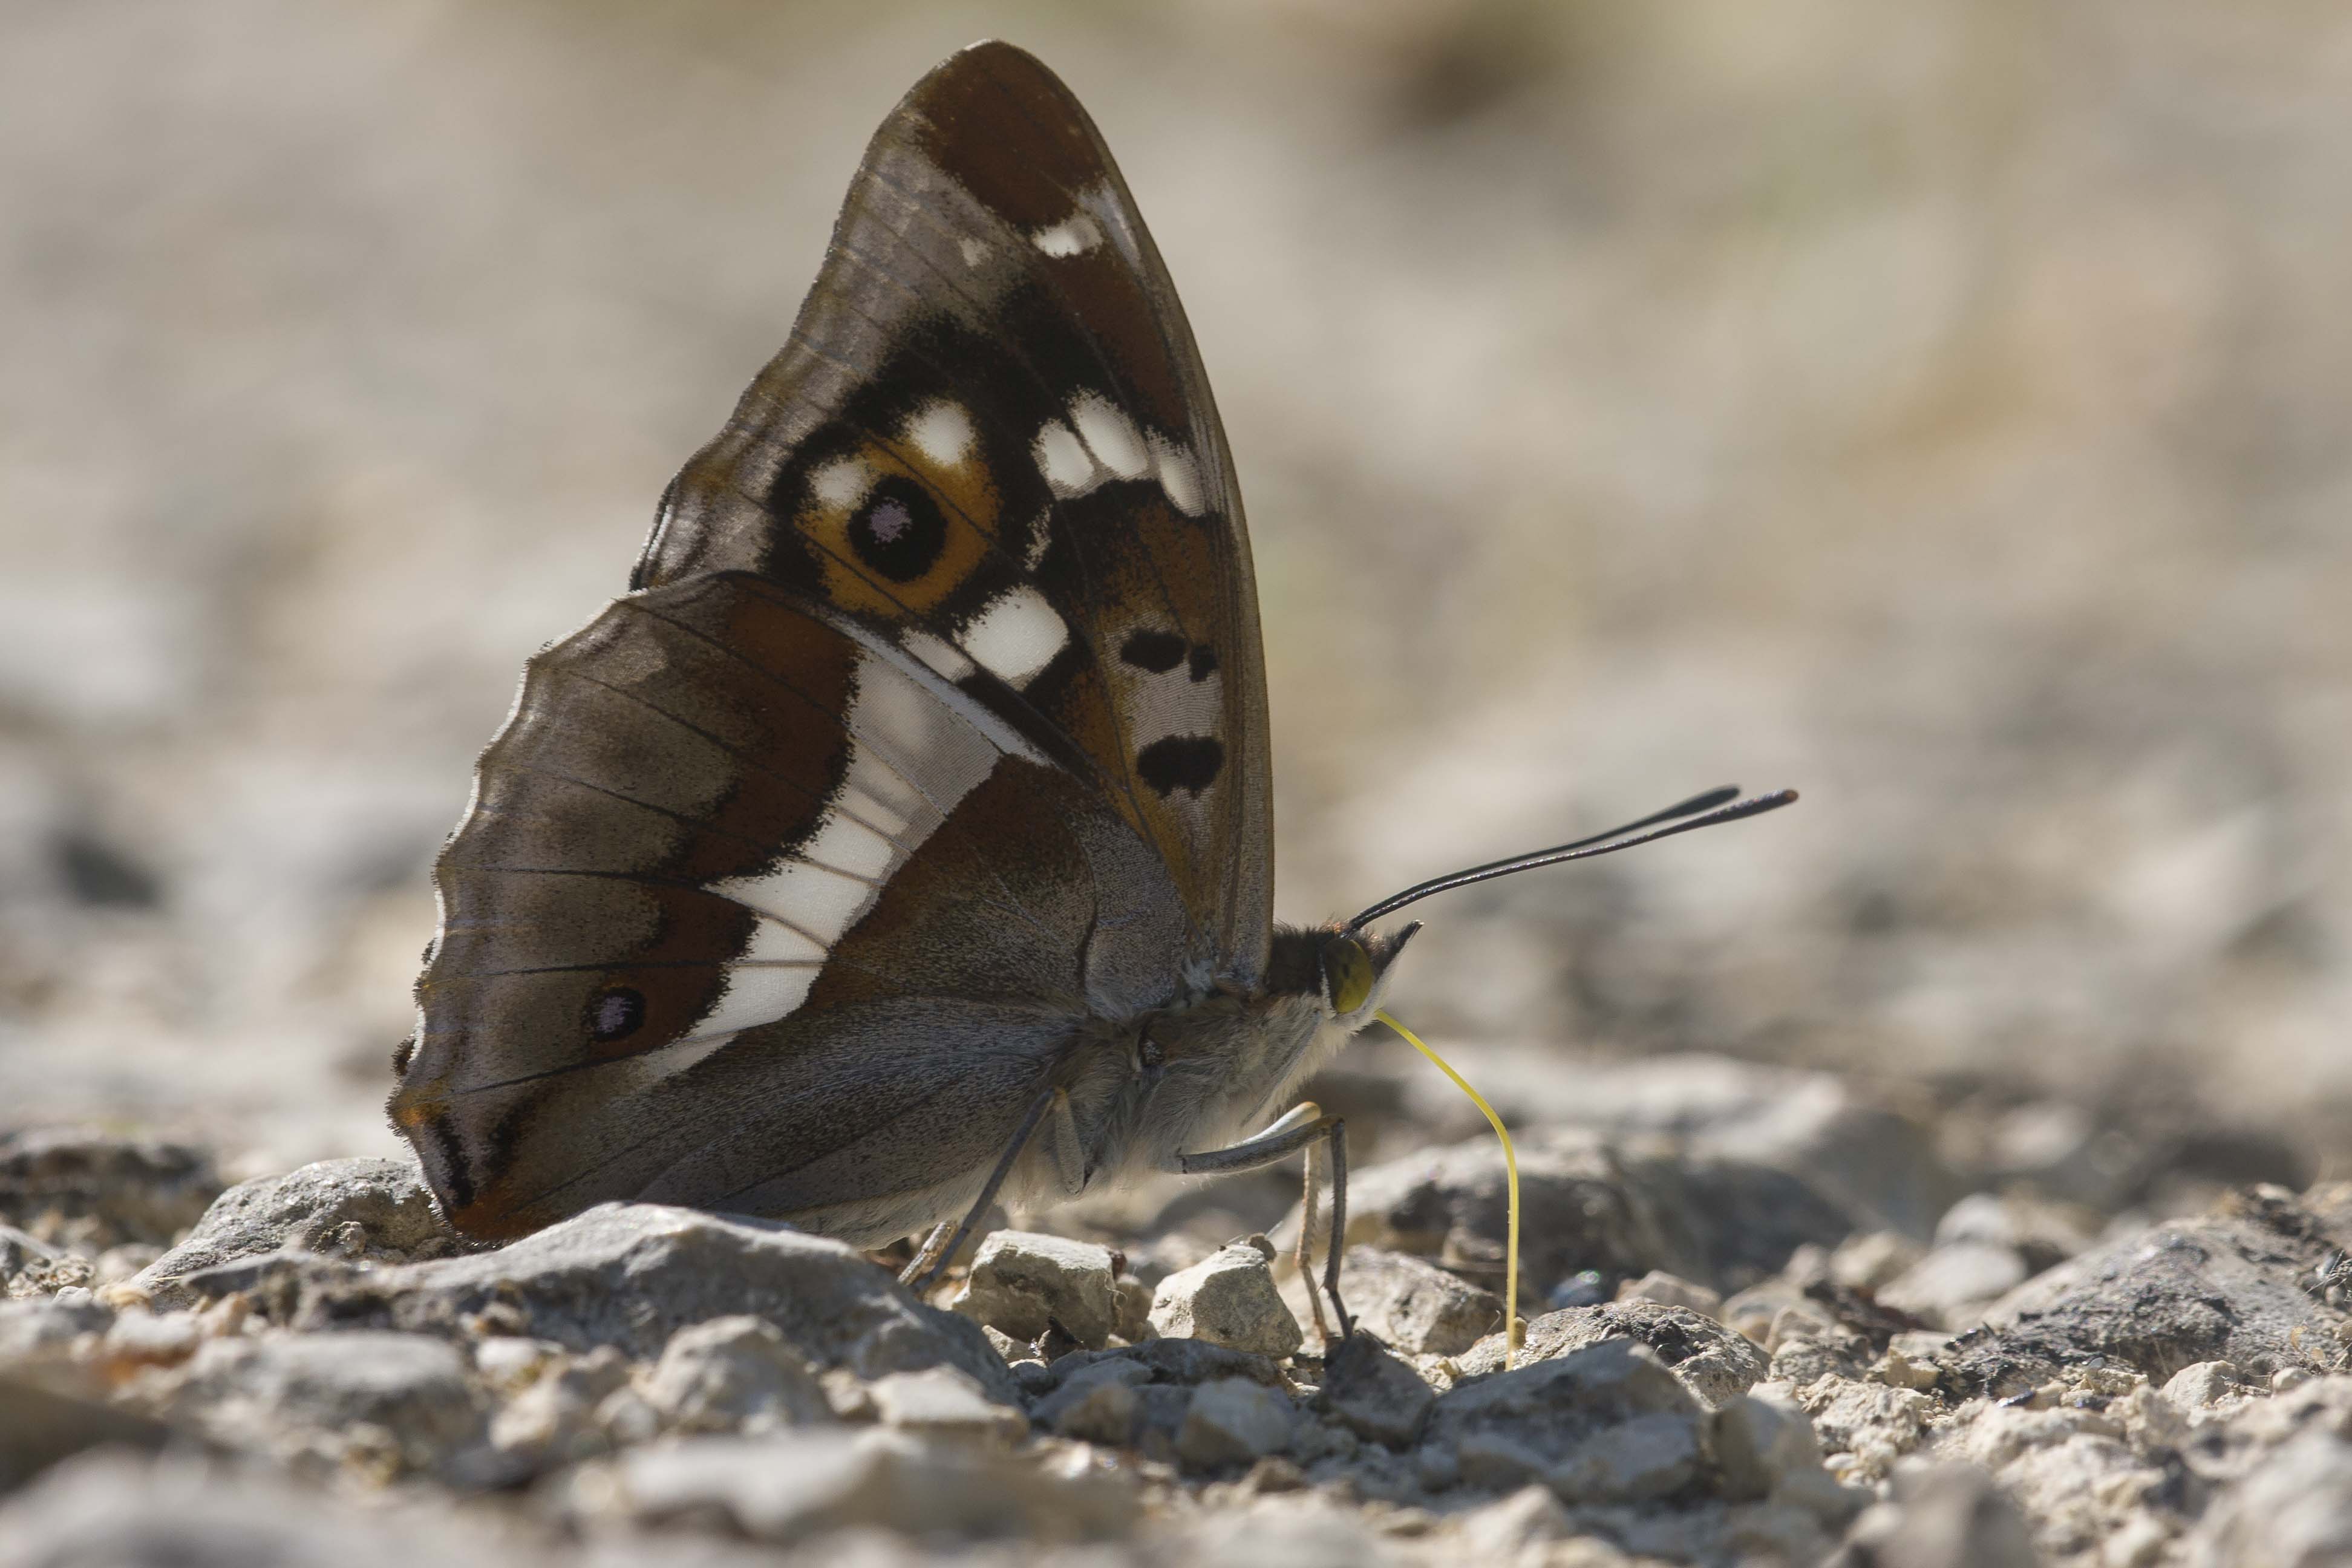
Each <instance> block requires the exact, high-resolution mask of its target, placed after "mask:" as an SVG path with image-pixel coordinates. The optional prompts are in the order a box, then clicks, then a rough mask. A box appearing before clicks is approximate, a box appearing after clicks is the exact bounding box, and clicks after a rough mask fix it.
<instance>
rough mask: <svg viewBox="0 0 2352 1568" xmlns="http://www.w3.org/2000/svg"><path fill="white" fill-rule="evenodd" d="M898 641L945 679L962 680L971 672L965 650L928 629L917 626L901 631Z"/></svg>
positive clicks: (969, 661)
mask: <svg viewBox="0 0 2352 1568" xmlns="http://www.w3.org/2000/svg"><path fill="white" fill-rule="evenodd" d="M898 642H899V645H900V646H901V647H905V648H906V650H907V651H908V653H911V654H913V655H914V656H915V657H916V658H919V659H921V660H922V661H923V662H924V663H925V664H927V665H929V667H930V668H932V669H933V670H934V671H935V672H937V673H938V674H939V675H940V677H941V678H942V679H947V680H961V679H963V678H964V677H965V676H967V675H970V674H971V660H970V659H968V658H964V656H963V650H962V649H961V648H959V647H956V646H955V644H953V643H951V642H949V641H948V640H947V639H946V638H944V637H933V636H932V635H931V634H930V633H929V632H927V631H923V630H921V629H920V628H916V629H912V630H908V631H905V632H901V633H900V634H899V636H898Z"/></svg>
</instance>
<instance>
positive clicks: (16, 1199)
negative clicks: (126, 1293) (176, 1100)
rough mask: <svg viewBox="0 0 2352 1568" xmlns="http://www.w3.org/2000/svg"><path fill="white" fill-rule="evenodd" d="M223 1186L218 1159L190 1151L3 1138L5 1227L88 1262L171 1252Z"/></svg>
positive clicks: (100, 1136)
mask: <svg viewBox="0 0 2352 1568" xmlns="http://www.w3.org/2000/svg"><path fill="white" fill-rule="evenodd" d="M221 1185H222V1183H221V1179H220V1175H219V1173H218V1172H216V1171H215V1169H214V1168H213V1163H212V1158H211V1156H209V1155H207V1154H205V1153H204V1152H202V1151H200V1150H196V1149H191V1148H188V1147H186V1146H185V1145H183V1144H178V1143H163V1142H154V1141H152V1140H149V1139H139V1138H116V1137H110V1136H109V1135H107V1134H105V1133H101V1132H92V1131H84V1130H80V1129H76V1128H34V1129H28V1130H26V1131H21V1132H10V1133H0V1219H5V1220H7V1221H9V1222H10V1223H12V1224H14V1225H16V1226H21V1227H23V1228H24V1229H26V1230H27V1231H30V1232H32V1233H33V1234H34V1235H36V1236H38V1237H41V1238H42V1239H43V1240H45V1241H47V1242H49V1243H50V1244H52V1245H54V1246H63V1247H69V1248H71V1249H72V1250H74V1251H77V1252H81V1253H84V1254H87V1255H93V1256H94V1255H95V1254H97V1253H100V1252H102V1251H104V1250H105V1249H106V1248H108V1247H119V1246H121V1244H123V1243H124V1242H131V1241H144V1242H153V1243H157V1244H168V1243H169V1242H170V1241H171V1240H172V1239H173V1237H176V1236H178V1235H179V1233H180V1232H182V1231H184V1230H185V1229H186V1228H187V1227H188V1226H192V1225H194V1224H195V1223H196V1220H197V1218H198V1216H200V1215H203V1213H204V1212H205V1205H207V1204H209V1203H211V1202H212V1201H213V1199H214V1197H215V1195H217V1194H219V1192H220V1190H221Z"/></svg>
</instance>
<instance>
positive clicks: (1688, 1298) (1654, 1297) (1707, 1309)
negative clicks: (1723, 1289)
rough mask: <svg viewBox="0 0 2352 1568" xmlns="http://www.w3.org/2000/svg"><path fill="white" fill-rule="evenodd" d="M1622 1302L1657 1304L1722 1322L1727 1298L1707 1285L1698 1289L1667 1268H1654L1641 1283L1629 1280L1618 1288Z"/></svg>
mask: <svg viewBox="0 0 2352 1568" xmlns="http://www.w3.org/2000/svg"><path fill="white" fill-rule="evenodd" d="M1617 1300H1620V1301H1654V1302H1656V1303H1657V1304H1658V1305H1659V1306H1661V1307H1681V1308H1683V1309H1685V1310H1688V1311H1693V1312H1696V1313H1697V1314H1698V1315H1699V1316H1700V1317H1702V1318H1718V1317H1720V1316H1721V1315H1722V1313H1723V1297H1722V1296H1721V1295H1720V1294H1718V1293H1717V1292H1716V1291H1713V1290H1710V1289H1707V1288H1706V1286H1704V1285H1694V1284H1692V1283H1691V1282H1690V1281H1689V1280H1687V1279H1684V1278H1682V1277H1681V1276H1680V1275H1678V1274H1669V1273H1667V1272H1666V1271H1665V1270H1664V1269H1663V1268H1653V1269H1651V1270H1650V1271H1649V1272H1648V1273H1647V1274H1644V1275H1643V1276H1642V1277H1641V1278H1640V1279H1628V1280H1626V1281H1625V1282H1624V1283H1623V1284H1622V1285H1620V1286H1619V1287H1617Z"/></svg>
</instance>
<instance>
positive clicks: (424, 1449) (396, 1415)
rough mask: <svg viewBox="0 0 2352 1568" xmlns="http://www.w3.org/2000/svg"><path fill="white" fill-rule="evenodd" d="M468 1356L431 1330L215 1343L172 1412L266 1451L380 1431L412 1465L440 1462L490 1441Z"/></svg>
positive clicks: (318, 1445) (321, 1445)
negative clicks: (425, 1332) (469, 1372)
mask: <svg viewBox="0 0 2352 1568" xmlns="http://www.w3.org/2000/svg"><path fill="white" fill-rule="evenodd" d="M466 1374H467V1364H466V1358H465V1357H464V1356H462V1355H460V1354H459V1353H458V1352H457V1350H456V1348H455V1347H453V1346H451V1345H449V1344H447V1343H446V1342H443V1341H441V1340H437V1339H433V1338H430V1337H428V1336H426V1335H423V1334H400V1333H368V1332H358V1333H333V1334H322V1333H271V1334H263V1335H259V1336H257V1337H246V1338H236V1339H222V1340H214V1341H211V1342H208V1343H206V1344H205V1346H204V1348H203V1349H201V1350H199V1351H198V1352H196V1354H195V1356H194V1359H193V1360H192V1361H191V1362H190V1363H188V1369H187V1373H186V1376H185V1378H184V1380H183V1381H182V1382H181V1383H180V1384H179V1385H178V1386H177V1388H176V1389H175V1390H174V1391H173V1395H172V1399H171V1405H170V1410H169V1413H170V1414H171V1415H173V1417H174V1418H176V1419H181V1420H185V1421H187V1422H190V1423H192V1424H194V1425H196V1426H201V1427H202V1428H203V1429H204V1430H205V1432H207V1433H208V1434H210V1435H211V1436H214V1437H216V1438H218V1439H219V1440H220V1441H222V1442H224V1443H227V1444H230V1445H232V1446H235V1447H250V1448H257V1449H259V1450H261V1451H263V1452H266V1453H289V1452H293V1451H297V1450H299V1449H302V1448H310V1449H324V1450H327V1451H329V1452H335V1453H341V1452H343V1451H345V1450H346V1449H347V1447H348V1446H349V1445H350V1444H352V1443H353V1442H355V1441H358V1440H359V1439H360V1437H361V1436H362V1432H365V1433H366V1434H368V1435H370V1438H371V1440H373V1434H375V1433H381V1434H383V1435H384V1436H387V1437H388V1438H389V1440H390V1442H391V1444H392V1445H393V1453H392V1455H391V1456H388V1457H392V1458H396V1459H397V1461H398V1463H399V1464H400V1465H401V1466H402V1467H403V1468H407V1469H412V1470H419V1471H430V1470H434V1469H436V1468H440V1467H441V1466H442V1465H443V1464H444V1463H445V1462H446V1460H448V1459H449V1458H452V1457H453V1456H454V1455H456V1454H457V1452H458V1451H459V1450H461V1449H463V1448H464V1447H466V1446H467V1445H468V1444H470V1443H472V1442H474V1441H476V1440H477V1439H478V1438H480V1437H482V1436H483V1435H484V1429H485V1415H486V1412H485V1410H484V1408H483V1405H482V1402H481V1400H480V1398H479V1396H478V1394H476V1392H475V1389H474V1386H473V1384H472V1383H471V1382H470V1381H469V1379H468V1378H467V1375H466Z"/></svg>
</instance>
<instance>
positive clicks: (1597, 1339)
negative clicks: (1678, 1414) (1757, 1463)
mask: <svg viewBox="0 0 2352 1568" xmlns="http://www.w3.org/2000/svg"><path fill="white" fill-rule="evenodd" d="M1614 1339H1628V1340H1635V1341H1639V1342H1641V1343H1643V1344H1644V1345H1646V1346H1648V1347H1649V1348H1650V1349H1651V1350H1652V1351H1654V1352H1656V1353H1657V1356H1658V1359H1659V1360H1660V1361H1662V1362H1664V1363H1665V1364H1666V1365H1667V1366H1669V1367H1671V1368H1673V1369H1674V1373H1675V1377H1677V1378H1679V1379H1680V1380H1681V1381H1682V1383H1683V1384H1684V1385H1685V1386H1686V1387H1687V1388H1689V1389H1690V1391H1691V1392H1692V1393H1693V1394H1696V1395H1697V1397H1698V1398H1699V1400H1700V1401H1701V1402H1702V1403H1704V1404H1706V1405H1709V1406H1710V1407H1712V1406H1715V1405H1721V1404H1723V1403H1724V1402H1725V1401H1727V1400H1729V1399H1732V1398H1735V1397H1737V1396H1738V1395H1739V1394H1745V1393H1746V1392H1747V1391H1748V1389H1749V1388H1750V1387H1751V1386H1753V1385H1754V1384H1755V1383H1756V1382H1757V1380H1758V1379H1759V1378H1761V1377H1762V1376H1763V1375H1764V1373H1765V1369H1766V1365H1767V1363H1766V1361H1765V1357H1764V1352H1762V1351H1760V1350H1759V1349H1758V1348H1757V1346H1756V1344H1755V1342H1753V1341H1751V1340H1749V1339H1748V1338H1747V1337H1746V1336H1745V1335H1743V1334H1738V1333H1735V1332H1733V1331H1731V1330H1729V1329H1727V1328H1725V1327H1724V1326H1723V1325H1722V1324H1721V1323H1718V1322H1717V1321H1715V1320H1714V1319H1712V1318H1706V1317H1702V1316H1701V1315H1699V1314H1698V1313H1696V1312H1695V1311H1692V1310H1690V1309H1689V1308H1687V1307H1668V1306H1663V1305H1661V1304H1659V1303H1658V1302H1656V1301H1652V1300H1643V1299H1635V1300H1626V1301H1617V1302H1612V1303H1611V1304H1609V1305H1607V1306H1604V1307H1581V1308H1577V1309H1574V1310H1570V1311H1565V1312H1548V1313H1546V1314H1545V1315H1544V1316H1542V1317H1540V1318H1538V1319H1537V1320H1536V1321H1534V1322H1532V1323H1529V1324H1528V1330H1527V1342H1526V1343H1525V1344H1524V1345H1522V1346H1521V1347H1520V1348H1519V1350H1518V1352H1517V1354H1516V1355H1515V1356H1514V1358H1513V1359H1514V1360H1515V1361H1516V1362H1517V1363H1518V1364H1520V1365H1526V1364H1528V1363H1534V1362H1539V1361H1545V1360H1548V1359H1549V1358H1551V1357H1553V1356H1559V1355H1565V1354H1567V1353H1568V1352H1571V1351H1576V1350H1580V1349H1582V1348H1583V1347H1585V1346H1586V1345H1591V1344H1598V1343H1601V1342H1602V1341H1605V1340H1614ZM1458 1364H1459V1366H1460V1367H1461V1369H1462V1371H1463V1372H1464V1373H1465V1374H1469V1375H1475V1374H1477V1373H1486V1372H1494V1371H1497V1370H1499V1369H1500V1368H1501V1366H1502V1364H1503V1336H1502V1335H1501V1334H1499V1333H1497V1334H1489V1335H1488V1336H1487V1337H1486V1339H1484V1340H1481V1341H1480V1342H1478V1343H1477V1345H1476V1346H1475V1347H1474V1348H1473V1349H1471V1350H1470V1351H1468V1352H1465V1353H1464V1354H1463V1355H1462V1356H1460V1357H1459V1358H1458Z"/></svg>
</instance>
